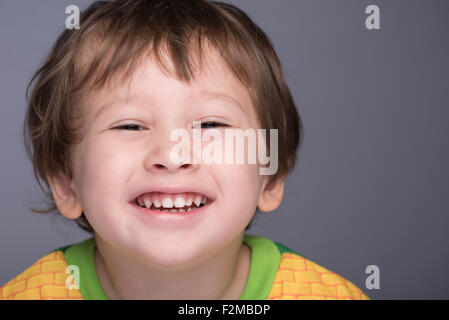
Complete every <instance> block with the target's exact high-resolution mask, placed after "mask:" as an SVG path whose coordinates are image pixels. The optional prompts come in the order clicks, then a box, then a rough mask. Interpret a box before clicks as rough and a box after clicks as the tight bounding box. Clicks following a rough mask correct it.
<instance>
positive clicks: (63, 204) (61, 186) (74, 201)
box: [47, 174, 83, 219]
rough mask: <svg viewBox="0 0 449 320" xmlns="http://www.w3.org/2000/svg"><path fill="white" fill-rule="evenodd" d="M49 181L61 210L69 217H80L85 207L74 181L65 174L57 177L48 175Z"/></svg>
mask: <svg viewBox="0 0 449 320" xmlns="http://www.w3.org/2000/svg"><path fill="white" fill-rule="evenodd" d="M47 181H48V183H49V185H50V188H51V191H52V194H53V199H54V201H55V203H56V206H57V207H58V210H59V212H61V214H62V215H63V216H64V217H66V218H68V219H77V218H79V217H80V216H81V214H82V213H83V209H82V207H81V203H80V202H79V200H78V197H77V195H76V194H75V192H74V184H73V182H72V181H71V180H70V179H69V178H67V176H66V175H64V174H60V175H58V176H57V177H47Z"/></svg>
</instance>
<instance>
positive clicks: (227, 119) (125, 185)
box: [0, 0, 368, 299]
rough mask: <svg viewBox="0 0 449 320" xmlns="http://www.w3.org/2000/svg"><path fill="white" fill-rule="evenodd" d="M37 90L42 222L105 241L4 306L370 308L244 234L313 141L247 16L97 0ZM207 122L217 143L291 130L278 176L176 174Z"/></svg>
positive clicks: (79, 250)
mask: <svg viewBox="0 0 449 320" xmlns="http://www.w3.org/2000/svg"><path fill="white" fill-rule="evenodd" d="M34 80H37V82H36V83H35V86H34V88H33V92H32V94H31V98H30V103H29V109H28V113H27V117H26V126H25V130H26V131H25V133H27V134H28V135H29V139H30V140H31V147H30V146H28V148H29V151H30V156H31V157H32V161H33V165H34V170H35V175H36V177H37V179H38V182H39V179H42V180H43V181H44V182H45V185H46V188H43V190H44V191H46V192H48V196H49V199H50V201H51V203H52V204H53V206H52V207H51V208H49V209H48V210H40V211H39V210H36V212H50V211H54V210H56V209H57V211H58V212H59V213H61V214H62V215H63V216H65V217H66V218H68V219H74V220H76V221H77V223H78V224H79V225H80V226H81V227H82V228H83V229H85V230H87V231H89V232H91V233H92V235H93V237H92V238H90V239H88V240H86V241H83V242H81V243H78V244H74V245H71V246H68V247H64V248H59V249H56V250H54V251H52V252H51V253H49V254H47V255H45V256H44V257H42V258H41V259H40V260H38V261H36V262H35V263H34V264H33V265H32V266H31V267H29V268H28V269H27V270H26V271H24V272H23V273H22V274H20V275H18V276H17V277H16V278H14V279H13V280H11V281H10V282H8V283H6V284H5V285H4V286H3V287H1V288H0V298H1V299H368V297H367V296H366V295H365V294H364V293H363V292H362V291H361V290H360V289H359V288H357V287H356V286H355V285H354V284H352V283H351V282H349V281H348V280H346V279H344V278H343V277H341V276H339V275H337V274H335V273H333V272H332V271H329V270H327V269H325V268H323V267H321V266H320V265H318V264H316V263H315V262H313V261H311V260H308V259H306V258H304V257H302V256H301V255H299V254H298V253H295V252H294V251H293V250H291V249H289V248H287V247H285V246H284V245H282V244H279V243H276V242H273V241H271V240H269V239H266V238H263V237H256V236H249V235H245V230H246V229H245V228H247V227H248V226H249V223H250V221H251V219H252V218H253V216H254V213H255V211H256V210H261V211H265V212H269V211H273V210H275V209H276V208H277V207H278V206H279V204H280V202H281V200H282V196H283V190H284V181H285V177H286V175H287V174H288V173H289V172H290V171H291V170H292V168H293V166H294V163H295V158H296V152H297V149H298V148H299V146H300V141H301V138H302V127H301V119H300V117H299V115H298V113H297V111H296V107H295V105H294V102H293V99H292V97H291V94H290V91H289V89H288V87H287V85H286V83H285V80H284V78H283V73H282V69H281V65H280V62H279V60H278V58H277V56H276V54H275V51H274V49H273V47H272V46H271V44H270V42H269V40H268V39H267V37H266V36H265V34H264V33H263V32H262V31H261V30H260V29H259V28H258V27H257V26H256V25H255V24H254V23H253V22H252V21H251V20H250V19H249V18H248V16H247V15H245V14H244V13H243V12H242V11H240V10H239V9H237V8H235V7H234V6H232V5H229V4H224V3H219V2H209V1H205V0H178V1H168V0H146V1H145V0H123V1H119V0H116V1H112V2H103V1H101V2H95V3H93V4H92V5H91V6H90V7H89V8H88V9H87V10H86V11H85V12H83V14H82V20H81V28H80V29H79V30H66V31H65V32H64V33H63V34H62V35H61V36H60V37H59V39H58V40H57V42H56V44H55V46H54V48H53V50H52V52H51V54H50V56H49V58H48V59H47V61H46V63H45V64H44V66H43V67H42V68H41V69H40V70H39V71H38V72H37V74H36V75H35V77H34V78H33V80H32V81H31V83H32V82H33V81H34ZM31 83H30V84H31ZM198 122H199V123H200V124H201V126H200V128H199V129H201V132H202V134H204V133H205V132H214V133H215V134H217V135H216V136H215V137H218V138H216V139H220V137H222V135H218V134H220V133H222V134H224V133H225V131H226V129H241V130H247V129H251V130H258V129H277V130H278V131H277V132H278V136H277V140H276V139H272V138H271V136H270V138H269V139H267V141H266V144H267V146H271V144H272V143H275V144H276V147H277V149H276V151H277V152H278V159H279V163H278V167H277V171H276V172H275V173H274V174H272V175H261V174H260V171H259V169H260V168H261V167H263V165H261V164H260V163H257V164H253V163H244V164H234V163H231V164H229V163H226V164H223V163H207V164H205V163H201V162H197V161H193V159H194V158H195V156H198V154H196V155H193V156H192V157H191V158H190V157H188V158H185V159H187V160H185V159H184V158H183V159H184V161H183V162H180V163H179V162H175V161H173V157H172V155H173V152H172V151H173V146H174V145H175V143H174V140H173V139H171V135H172V133H173V132H174V130H177V129H179V128H181V129H184V130H186V131H187V132H189V133H191V132H193V130H194V129H198V127H195V125H192V124H196V123H198ZM203 125H204V126H203ZM202 139H203V141H202V142H203V145H202V147H203V148H205V147H207V146H209V145H210V144H211V143H212V142H211V141H210V140H207V139H204V137H203V138H202ZM269 150H274V149H271V148H269ZM193 153H195V152H193ZM246 156H249V152H248V153H246Z"/></svg>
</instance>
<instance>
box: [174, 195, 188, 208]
mask: <svg viewBox="0 0 449 320" xmlns="http://www.w3.org/2000/svg"><path fill="white" fill-rule="evenodd" d="M185 205H186V201H185V200H184V198H183V197H176V199H175V207H176V208H182V207H184V206H185Z"/></svg>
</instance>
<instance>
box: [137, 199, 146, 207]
mask: <svg viewBox="0 0 449 320" xmlns="http://www.w3.org/2000/svg"><path fill="white" fill-rule="evenodd" d="M137 203H138V204H139V206H141V207H143V206H144V205H145V203H144V202H143V201H142V198H141V197H138V198H137Z"/></svg>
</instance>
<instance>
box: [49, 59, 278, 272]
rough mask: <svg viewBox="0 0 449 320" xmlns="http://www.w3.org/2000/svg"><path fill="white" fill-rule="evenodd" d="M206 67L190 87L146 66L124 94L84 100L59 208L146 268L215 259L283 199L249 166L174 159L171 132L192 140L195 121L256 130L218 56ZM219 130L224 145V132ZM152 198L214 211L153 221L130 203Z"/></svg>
mask: <svg viewBox="0 0 449 320" xmlns="http://www.w3.org/2000/svg"><path fill="white" fill-rule="evenodd" d="M210 58H211V59H210V60H209V64H208V66H207V67H206V68H205V69H203V70H202V73H201V75H200V76H199V77H198V78H197V79H196V80H195V81H192V82H191V84H190V85H187V84H185V83H183V82H180V81H178V80H177V79H175V78H171V77H168V76H166V75H164V74H163V73H162V71H161V70H160V69H159V67H158V65H157V63H156V62H155V60H153V59H148V60H147V61H146V62H145V64H142V65H141V66H139V67H138V69H137V71H136V72H135V74H134V76H133V78H132V81H131V83H130V86H128V83H124V84H119V85H118V86H116V87H114V88H112V89H109V88H104V89H102V90H101V91H97V92H95V93H92V94H91V95H89V96H88V97H85V99H84V101H83V108H85V110H87V115H86V118H85V131H84V132H85V135H84V140H83V141H82V142H81V143H80V144H79V145H77V146H76V147H75V149H74V156H73V159H72V160H73V164H74V165H73V166H74V167H73V179H72V180H71V181H69V183H68V184H69V185H70V187H69V188H68V189H70V191H64V193H65V194H66V195H69V196H68V197H66V199H69V200H65V201H69V202H70V205H67V204H66V203H65V202H64V201H63V200H58V201H57V205H58V208H59V209H60V211H61V212H62V213H63V214H64V215H66V216H67V217H69V218H77V217H79V215H80V214H81V210H83V211H84V213H85V215H86V217H87V219H88V221H89V223H90V224H91V226H92V227H93V229H94V230H95V233H96V236H97V237H100V238H101V239H102V241H104V242H105V243H108V245H110V246H113V247H114V248H115V249H116V250H119V251H121V252H124V253H125V252H126V254H127V255H129V256H131V257H133V258H135V259H139V260H140V261H146V262H149V261H150V262H151V263H152V265H159V266H162V267H165V268H167V267H170V266H172V267H175V266H179V265H181V264H192V263H194V262H195V261H197V262H198V261H201V259H204V258H206V257H208V256H211V255H213V254H215V253H217V252H219V250H220V249H222V248H224V247H225V246H227V245H229V244H230V243H231V242H232V241H235V240H236V239H238V238H239V237H240V236H241V235H242V234H243V232H244V229H245V227H246V225H247V224H248V223H249V221H250V220H251V218H252V217H253V215H254V213H255V210H256V208H257V205H258V204H259V206H260V205H261V203H263V205H264V206H266V208H269V209H273V208H275V207H277V206H278V205H279V203H280V201H281V198H282V191H283V182H282V185H281V186H280V187H279V188H278V189H276V190H277V193H276V194H274V193H273V192H272V193H271V194H269V195H267V193H266V192H264V186H265V184H266V182H268V176H261V175H259V165H257V164H248V161H247V158H245V164H193V163H192V162H188V163H185V164H184V165H183V164H175V163H173V162H172V161H171V160H170V151H171V148H172V147H173V146H174V145H175V144H176V143H177V142H175V141H170V133H171V132H172V131H173V130H174V129H178V128H183V129H187V130H188V131H189V132H190V133H192V125H193V121H201V122H202V123H203V124H204V123H205V122H212V121H214V122H219V123H224V124H226V125H228V127H226V128H233V129H236V128H240V129H243V130H245V129H247V128H253V129H254V130H257V129H258V128H260V126H259V122H258V119H257V115H256V111H255V109H254V106H253V105H252V103H251V100H250V96H249V93H248V91H247V89H246V88H245V87H244V86H243V85H242V84H241V83H240V82H239V81H238V80H236V78H234V77H233V75H232V74H231V72H230V71H229V70H228V69H227V68H226V67H225V66H224V63H223V62H222V60H220V59H218V56H217V55H216V54H212V55H211V56H210ZM128 90H129V91H128ZM218 94H220V95H222V96H218ZM224 96H226V97H224ZM233 100H234V101H233ZM103 107H105V108H103ZM126 125H127V126H128V127H122V129H121V130H119V129H114V128H117V127H121V126H126ZM130 125H133V126H130ZM216 129H218V130H220V131H221V133H222V134H223V137H224V129H225V127H216ZM206 130H210V129H208V128H204V127H203V129H202V132H203V133H204V132H205V131H206ZM223 140H224V138H223ZM223 142H224V141H223ZM203 148H204V143H203ZM164 188H167V189H164ZM170 188H174V189H170ZM52 189H53V192H54V193H55V190H54V188H53V185H52ZM158 190H159V191H166V192H165V193H162V194H158V195H159V196H160V197H162V198H164V194H168V193H169V192H170V190H174V191H175V192H196V193H197V194H202V195H206V196H208V197H209V200H210V203H208V204H207V205H206V206H205V207H203V208H201V209H197V210H198V211H197V212H190V215H182V214H170V213H167V212H166V213H165V214H155V213H154V212H153V213H151V212H149V211H148V210H147V209H144V208H141V207H139V206H138V205H137V204H136V198H137V197H138V196H140V195H142V194H145V193H148V192H150V191H151V193H150V195H154V194H155V193H154V192H155V191H158ZM71 193H72V194H71ZM185 197H188V195H187V196H185ZM270 201H271V202H270ZM64 206H66V207H64ZM68 207H70V209H68ZM261 209H262V210H264V209H263V208H262V207H261ZM267 211H268V210H267Z"/></svg>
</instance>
